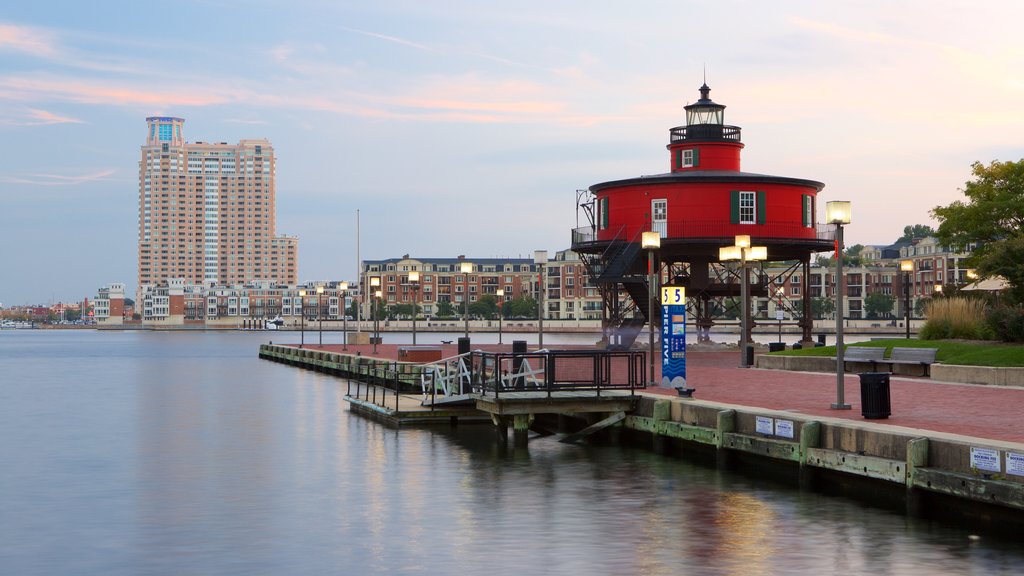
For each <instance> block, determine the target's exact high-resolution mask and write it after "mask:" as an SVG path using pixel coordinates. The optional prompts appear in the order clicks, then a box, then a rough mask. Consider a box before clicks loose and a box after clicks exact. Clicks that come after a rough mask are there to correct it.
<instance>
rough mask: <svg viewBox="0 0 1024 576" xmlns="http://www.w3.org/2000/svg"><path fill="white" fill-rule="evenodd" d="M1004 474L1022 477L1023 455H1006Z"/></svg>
mask: <svg viewBox="0 0 1024 576" xmlns="http://www.w3.org/2000/svg"><path fill="white" fill-rule="evenodd" d="M1006 473H1007V474H1013V475H1014V476H1024V454H1015V453H1013V452H1007V453H1006Z"/></svg>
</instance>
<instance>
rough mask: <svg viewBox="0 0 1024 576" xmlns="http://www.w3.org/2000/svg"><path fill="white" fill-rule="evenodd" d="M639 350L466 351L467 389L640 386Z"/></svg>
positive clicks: (642, 355)
mask: <svg viewBox="0 0 1024 576" xmlns="http://www.w3.org/2000/svg"><path fill="white" fill-rule="evenodd" d="M646 357H647V354H646V352H642V351H629V350H624V351H612V350H541V351H538V352H529V353H525V354H512V353H501V352H498V353H496V352H482V351H479V350H478V351H475V352H473V353H471V354H470V356H469V369H470V374H471V375H472V386H473V391H474V392H476V393H480V394H484V395H493V396H494V397H495V398H499V397H500V396H501V394H502V393H508V392H543V393H545V395H546V396H547V397H551V395H552V394H553V393H554V392H559V391H586V392H593V393H594V394H595V395H597V396H600V395H601V392H602V391H605V390H629V391H630V393H632V392H633V391H635V390H638V389H643V388H644V387H645V386H646V377H645V360H646Z"/></svg>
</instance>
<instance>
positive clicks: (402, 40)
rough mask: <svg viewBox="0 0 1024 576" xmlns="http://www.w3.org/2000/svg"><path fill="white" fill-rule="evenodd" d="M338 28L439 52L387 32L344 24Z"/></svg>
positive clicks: (426, 50) (418, 48)
mask: <svg viewBox="0 0 1024 576" xmlns="http://www.w3.org/2000/svg"><path fill="white" fill-rule="evenodd" d="M339 28H340V29H342V30H345V31H346V32H352V33H354V34H362V35H363V36H369V37H370V38H377V39H379V40H384V41H387V42H393V43H395V44H401V45H402V46H408V47H410V48H415V49H417V50H423V51H424V52H439V50H437V49H435V48H431V47H430V46H427V45H426V44H420V43H418V42H413V41H412V40H406V39H405V38H399V37H398V36H388V35H387V34H378V33H377V32H368V31H366V30H359V29H357V28H348V27H346V26H339Z"/></svg>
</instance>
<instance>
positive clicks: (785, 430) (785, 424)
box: [775, 420, 793, 438]
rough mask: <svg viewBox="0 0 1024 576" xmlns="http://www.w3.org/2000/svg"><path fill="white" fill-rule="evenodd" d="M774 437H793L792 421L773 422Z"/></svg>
mask: <svg viewBox="0 0 1024 576" xmlns="http://www.w3.org/2000/svg"><path fill="white" fill-rule="evenodd" d="M775 435H776V436H779V437H782V438H792V437H793V421H792V420H776V421H775Z"/></svg>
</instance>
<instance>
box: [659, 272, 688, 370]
mask: <svg viewBox="0 0 1024 576" xmlns="http://www.w3.org/2000/svg"><path fill="white" fill-rule="evenodd" d="M661 385H662V386H664V387H667V388H677V389H681V388H686V289H685V288H682V287H680V286H663V287H662V288H661Z"/></svg>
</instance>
